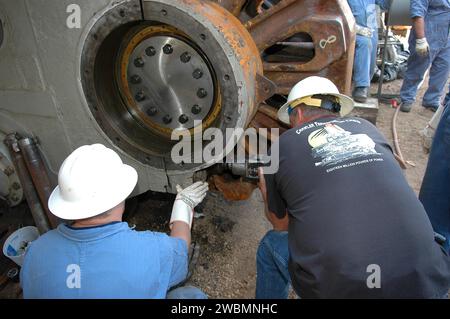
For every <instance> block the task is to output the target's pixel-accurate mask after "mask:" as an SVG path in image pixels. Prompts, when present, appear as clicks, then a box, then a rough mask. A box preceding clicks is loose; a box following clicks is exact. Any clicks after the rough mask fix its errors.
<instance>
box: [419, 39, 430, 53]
mask: <svg viewBox="0 0 450 319" xmlns="http://www.w3.org/2000/svg"><path fill="white" fill-rule="evenodd" d="M416 52H417V54H418V55H419V56H421V57H426V56H427V55H428V53H429V52H430V46H429V45H428V41H427V38H422V39H417V40H416Z"/></svg>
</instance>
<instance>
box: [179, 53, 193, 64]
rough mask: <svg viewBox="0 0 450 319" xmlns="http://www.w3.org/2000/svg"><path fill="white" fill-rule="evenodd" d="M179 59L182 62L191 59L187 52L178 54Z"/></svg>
mask: <svg viewBox="0 0 450 319" xmlns="http://www.w3.org/2000/svg"><path fill="white" fill-rule="evenodd" d="M180 60H181V62H183V63H188V62H189V61H190V60H191V55H190V54H189V52H184V53H183V54H182V55H180Z"/></svg>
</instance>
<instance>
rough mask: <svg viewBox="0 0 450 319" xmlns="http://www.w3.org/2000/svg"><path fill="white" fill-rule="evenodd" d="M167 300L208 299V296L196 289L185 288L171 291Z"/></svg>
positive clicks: (191, 287)
mask: <svg viewBox="0 0 450 319" xmlns="http://www.w3.org/2000/svg"><path fill="white" fill-rule="evenodd" d="M166 299H208V296H206V295H205V293H204V292H203V291H201V290H200V289H198V288H196V287H193V286H183V287H179V288H175V289H173V290H171V291H169V292H168V293H167V296H166Z"/></svg>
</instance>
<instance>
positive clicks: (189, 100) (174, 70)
mask: <svg viewBox="0 0 450 319" xmlns="http://www.w3.org/2000/svg"><path fill="white" fill-rule="evenodd" d="M127 77H128V85H129V88H130V90H131V94H132V96H133V97H134V99H135V102H136V105H137V110H132V111H135V112H136V113H138V114H134V115H136V116H138V117H140V118H142V117H144V118H145V119H146V120H150V121H154V122H156V123H157V124H158V125H160V126H163V127H166V128H171V129H189V128H192V127H194V120H197V121H201V120H203V119H204V118H205V117H206V116H207V115H208V113H209V111H210V110H211V107H212V104H213V101H214V83H213V78H212V75H211V73H210V71H209V68H208V65H207V62H206V61H205V60H204V59H203V57H202V56H201V55H200V54H199V53H198V52H197V51H196V50H195V49H193V48H192V46H190V45H189V44H187V43H186V42H185V41H183V40H181V39H178V38H175V37H171V36H154V37H150V38H148V39H145V40H144V41H142V42H141V43H140V44H138V45H137V47H136V48H135V49H134V50H133V52H132V54H131V56H130V60H129V63H128V70H127Z"/></svg>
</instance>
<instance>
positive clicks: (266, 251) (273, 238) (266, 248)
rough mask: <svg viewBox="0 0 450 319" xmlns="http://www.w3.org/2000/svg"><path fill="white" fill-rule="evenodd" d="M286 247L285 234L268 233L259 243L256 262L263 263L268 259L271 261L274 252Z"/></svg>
mask: <svg viewBox="0 0 450 319" xmlns="http://www.w3.org/2000/svg"><path fill="white" fill-rule="evenodd" d="M287 245H288V242H287V232H279V231H274V230H270V231H268V232H267V233H266V235H265V236H264V237H263V238H262V239H261V242H260V243H259V246H258V251H257V253H256V258H257V261H261V262H263V261H265V260H267V259H268V258H270V259H272V258H273V254H274V252H275V251H276V250H278V249H279V247H280V246H287ZM278 253H281V252H278Z"/></svg>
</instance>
